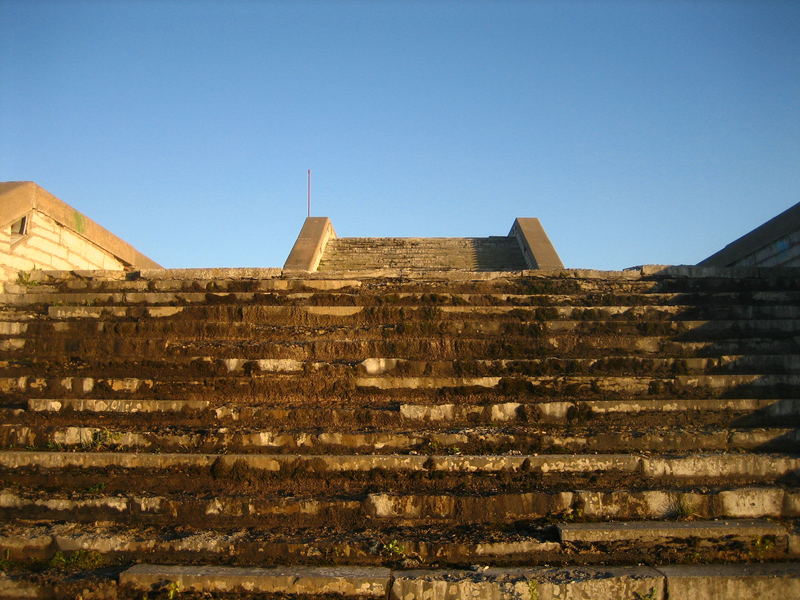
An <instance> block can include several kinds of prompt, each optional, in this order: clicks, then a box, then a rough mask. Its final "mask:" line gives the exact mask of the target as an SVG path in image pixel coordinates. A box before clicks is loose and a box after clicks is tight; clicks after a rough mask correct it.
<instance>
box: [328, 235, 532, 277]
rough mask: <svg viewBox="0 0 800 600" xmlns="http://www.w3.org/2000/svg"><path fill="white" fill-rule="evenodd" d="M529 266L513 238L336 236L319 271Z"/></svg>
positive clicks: (500, 269)
mask: <svg viewBox="0 0 800 600" xmlns="http://www.w3.org/2000/svg"><path fill="white" fill-rule="evenodd" d="M526 268H527V267H526V263H525V258H524V256H523V255H522V251H521V250H520V248H519V243H518V242H517V240H516V238H513V237H500V236H493V237H485V238H334V239H331V240H329V241H328V243H327V245H326V247H325V250H324V252H323V254H322V259H321V261H320V264H319V269H318V271H321V272H333V271H351V270H362V269H363V270H374V269H413V270H423V271H424V270H432V269H433V270H447V269H460V270H465V271H520V270H523V269H526Z"/></svg>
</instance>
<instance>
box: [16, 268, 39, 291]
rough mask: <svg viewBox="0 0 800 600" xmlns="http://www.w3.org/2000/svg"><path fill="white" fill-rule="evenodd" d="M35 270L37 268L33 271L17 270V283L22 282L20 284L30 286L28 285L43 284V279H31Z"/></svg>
mask: <svg viewBox="0 0 800 600" xmlns="http://www.w3.org/2000/svg"><path fill="white" fill-rule="evenodd" d="M33 271H36V269H32V270H31V271H19V272H17V283H18V284H20V285H25V286H28V287H31V286H35V285H41V283H42V282H41V281H33V280H32V279H31V275H32V273H33Z"/></svg>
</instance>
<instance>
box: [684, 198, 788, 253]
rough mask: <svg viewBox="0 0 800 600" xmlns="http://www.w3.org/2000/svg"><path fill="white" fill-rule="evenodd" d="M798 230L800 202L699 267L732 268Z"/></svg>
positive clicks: (734, 242)
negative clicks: (736, 263) (739, 261)
mask: <svg viewBox="0 0 800 600" xmlns="http://www.w3.org/2000/svg"><path fill="white" fill-rule="evenodd" d="M798 229H800V202H798V203H797V204H795V205H794V206H791V207H789V208H788V209H786V210H785V211H783V212H782V213H780V214H779V215H777V216H775V217H772V218H771V219H770V220H769V221H767V222H766V223H763V224H762V225H759V226H758V227H756V228H755V229H753V230H752V231H750V232H749V233H746V234H744V235H743V236H742V237H740V238H739V239H737V240H734V241H733V242H731V243H730V244H728V245H727V246H725V247H724V248H723V249H722V250H719V251H718V252H715V253H714V254H712V255H711V256H709V257H708V258H706V259H703V260H701V261H700V262H699V263H697V265H698V266H701V267H727V266H730V265H731V264H732V263H734V262H736V261H737V260H739V259H740V258H744V257H745V256H748V255H750V254H752V253H753V252H755V251H756V250H759V249H761V248H763V247H764V246H766V245H768V244H770V243H772V242H774V241H775V240H777V239H780V238H782V237H783V236H785V235H787V234H789V233H791V232H793V231H797V230H798Z"/></svg>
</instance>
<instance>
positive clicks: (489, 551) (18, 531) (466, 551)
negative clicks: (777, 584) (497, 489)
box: [0, 522, 797, 569]
mask: <svg viewBox="0 0 800 600" xmlns="http://www.w3.org/2000/svg"><path fill="white" fill-rule="evenodd" d="M676 525H678V527H677V528H676V529H675V534H676V535H675V536H669V535H667V536H666V538H667V539H670V538H673V537H674V538H677V540H678V541H682V543H683V544H684V546H681V545H680V544H676V543H674V542H673V543H664V541H663V539H662V540H656V541H655V542H650V541H648V540H647V539H641V540H638V539H633V540H631V541H627V542H626V541H619V542H614V543H613V546H614V553H613V554H609V553H607V551H606V548H602V549H592V548H588V547H587V548H586V549H585V550H584V551H582V552H580V553H576V552H575V551H574V549H573V548H574V547H575V546H576V545H577V544H578V543H574V542H564V543H562V542H560V541H559V540H558V535H557V533H556V534H555V535H554V534H553V533H551V532H550V531H549V530H547V529H534V528H529V529H527V530H525V529H522V530H520V531H513V530H512V531H508V530H506V531H505V532H502V531H500V530H497V529H493V528H490V527H482V526H471V527H468V528H437V527H428V528H425V529H420V528H402V527H397V528H393V529H387V530H382V529H366V530H361V531H358V532H341V533H340V532H336V531H332V530H331V529H330V528H328V529H323V530H319V529H310V530H301V531H298V532H290V533H279V532H273V531H268V530H259V529H254V528H249V529H242V528H239V529H223V530H208V529H191V528H182V529H176V528H174V527H169V526H166V527H164V526H162V527H147V528H137V527H125V526H122V525H117V524H113V525H109V524H104V523H96V524H95V525H94V526H92V527H91V528H87V527H86V524H85V523H72V522H63V523H52V524H44V525H32V526H31V525H4V526H2V529H0V552H2V553H3V555H4V556H6V557H8V558H7V559H6V560H11V561H18V560H25V561H35V560H39V561H41V560H42V559H44V560H49V559H52V558H53V557H54V556H55V555H56V553H59V552H60V553H62V555H65V556H69V555H70V554H71V553H76V552H79V551H82V552H83V553H85V554H88V555H92V556H95V557H96V562H97V563H100V564H109V562H110V560H113V561H114V562H115V563H116V564H120V563H123V564H124V563H126V562H127V563H128V564H130V562H133V561H135V560H136V558H137V557H141V556H145V555H146V556H147V557H148V560H151V561H154V562H163V563H165V564H181V563H184V564H186V563H194V564H198V563H199V564H214V563H217V564H219V563H220V562H224V563H226V564H231V563H233V564H239V565H241V566H260V567H263V566H270V565H275V564H278V563H282V564H298V563H301V564H303V563H304V564H306V565H309V566H318V565H330V564H331V561H335V564H338V565H353V566H402V567H403V568H405V569H409V568H415V567H423V568H430V567H431V566H432V565H434V564H435V565H437V566H438V567H439V568H441V567H442V566H452V565H462V566H463V565H470V564H472V565H475V564H477V565H483V566H491V565H498V566H509V565H519V564H525V565H528V566H529V567H532V566H537V565H543V564H553V563H560V564H572V565H576V566H577V565H592V564H602V565H619V564H630V563H631V562H639V563H641V562H643V561H647V562H652V563H654V564H680V563H685V562H689V561H698V560H703V561H707V562H719V561H728V562H730V563H745V564H746V563H749V562H751V561H753V560H761V561H772V562H776V561H786V560H790V559H793V558H796V556H797V555H796V554H794V551H793V550H791V549H790V548H788V547H787V546H788V545H789V538H790V537H791V536H789V535H788V534H786V533H783V534H781V535H780V536H778V535H773V534H771V533H770V534H768V535H766V536H762V535H758V534H759V533H760V532H761V531H764V530H762V529H760V528H758V527H757V526H755V527H752V528H750V529H749V531H748V529H747V528H742V529H740V530H738V531H737V530H736V527H735V525H732V526H731V527H728V528H727V529H726V528H722V527H720V528H719V529H718V530H717V531H718V533H719V538H716V539H714V538H705V539H703V538H692V537H689V536H688V535H687V532H686V530H685V529H683V528H681V527H680V525H682V522H676ZM789 525H790V524H789ZM698 530H699V528H698ZM765 530H767V531H772V530H769V529H765ZM665 533H667V534H668V533H669V531H665ZM748 533H752V534H753V535H752V536H748ZM737 534H738V536H737ZM727 536H730V537H727ZM735 536H736V537H735ZM692 541H694V545H693V546H692V547H693V550H692V552H691V553H690V554H687V553H686V551H685V544H686V543H687V542H692ZM610 545H611V544H604V545H602V546H606V547H610ZM600 546H601V545H598V548H600ZM104 561H106V562H105V563H104ZM604 568H609V567H606V566H604Z"/></svg>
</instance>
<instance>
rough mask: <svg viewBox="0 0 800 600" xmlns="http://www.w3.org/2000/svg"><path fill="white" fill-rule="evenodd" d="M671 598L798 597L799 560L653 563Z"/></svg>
mask: <svg viewBox="0 0 800 600" xmlns="http://www.w3.org/2000/svg"><path fill="white" fill-rule="evenodd" d="M657 570H658V572H659V573H661V574H662V575H664V577H665V578H666V592H667V597H668V598H670V599H671V600H696V599H701V598H720V599H723V598H724V599H725V600H754V599H758V600H789V599H790V598H800V563H797V562H793V563H771V564H770V563H760V564H759V563H756V564H744V565H685V566H677V565H675V566H662V567H657Z"/></svg>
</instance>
